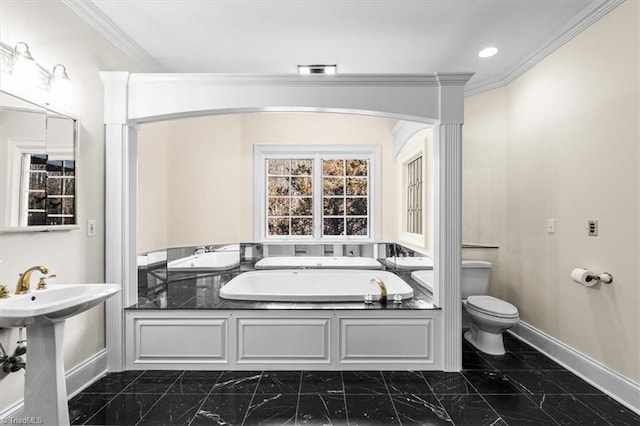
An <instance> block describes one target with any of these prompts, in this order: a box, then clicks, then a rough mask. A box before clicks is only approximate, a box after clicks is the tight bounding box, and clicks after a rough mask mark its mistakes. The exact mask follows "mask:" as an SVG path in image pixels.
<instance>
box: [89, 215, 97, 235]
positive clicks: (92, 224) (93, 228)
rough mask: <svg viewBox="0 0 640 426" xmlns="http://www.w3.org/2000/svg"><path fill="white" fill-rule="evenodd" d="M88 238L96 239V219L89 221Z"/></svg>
mask: <svg viewBox="0 0 640 426" xmlns="http://www.w3.org/2000/svg"><path fill="white" fill-rule="evenodd" d="M87 236H88V237H95V236H96V221H95V219H89V220H87Z"/></svg>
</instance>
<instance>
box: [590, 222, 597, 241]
mask: <svg viewBox="0 0 640 426" xmlns="http://www.w3.org/2000/svg"><path fill="white" fill-rule="evenodd" d="M589 236H590V237H597V236H598V221H597V220H590V221H589Z"/></svg>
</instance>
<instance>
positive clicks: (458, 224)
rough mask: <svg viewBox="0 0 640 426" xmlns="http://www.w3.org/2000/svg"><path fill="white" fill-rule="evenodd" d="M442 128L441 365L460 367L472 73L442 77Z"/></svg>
mask: <svg viewBox="0 0 640 426" xmlns="http://www.w3.org/2000/svg"><path fill="white" fill-rule="evenodd" d="M437 76H438V81H439V83H440V125H439V126H437V128H436V132H435V133H436V135H435V159H436V170H435V180H436V182H435V185H434V186H435V197H434V198H435V217H434V234H435V235H434V269H435V275H436V282H437V283H438V292H437V294H434V297H435V298H436V300H439V302H440V306H441V307H442V316H443V318H442V320H443V321H442V336H443V338H442V341H443V348H442V360H443V362H442V367H443V369H444V370H445V371H460V369H461V368H462V301H461V293H460V273H461V268H462V123H463V121H464V85H465V84H466V82H467V81H468V80H469V79H470V78H471V76H472V74H468V73H450V74H438V75H437Z"/></svg>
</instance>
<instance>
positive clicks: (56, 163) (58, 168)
mask: <svg viewBox="0 0 640 426" xmlns="http://www.w3.org/2000/svg"><path fill="white" fill-rule="evenodd" d="M47 174H48V175H49V176H62V161H60V160H49V161H47Z"/></svg>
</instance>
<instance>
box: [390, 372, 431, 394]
mask: <svg viewBox="0 0 640 426" xmlns="http://www.w3.org/2000/svg"><path fill="white" fill-rule="evenodd" d="M382 376H383V377H384V381H385V382H386V383H387V389H388V390H389V393H390V394H429V393H431V388H430V387H429V385H428V384H427V381H426V380H425V379H424V377H423V376H422V374H421V373H420V372H419V371H384V372H383V373H382Z"/></svg>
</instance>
